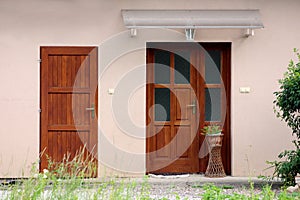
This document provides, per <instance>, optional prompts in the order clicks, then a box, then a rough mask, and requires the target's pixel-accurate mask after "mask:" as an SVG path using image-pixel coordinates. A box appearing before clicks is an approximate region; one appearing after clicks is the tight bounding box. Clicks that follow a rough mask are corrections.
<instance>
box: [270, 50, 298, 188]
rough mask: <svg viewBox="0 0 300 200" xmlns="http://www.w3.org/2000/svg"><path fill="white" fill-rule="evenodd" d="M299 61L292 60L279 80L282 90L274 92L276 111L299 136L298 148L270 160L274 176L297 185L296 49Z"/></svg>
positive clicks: (287, 183)
mask: <svg viewBox="0 0 300 200" xmlns="http://www.w3.org/2000/svg"><path fill="white" fill-rule="evenodd" d="M294 52H295V54H296V56H297V61H296V62H295V61H293V60H291V61H290V63H289V65H288V68H287V72H285V73H284V77H283V79H280V80H279V84H280V91H278V92H274V94H275V97H276V99H275V100H274V102H273V103H274V104H275V106H274V111H275V113H276V116H277V117H278V118H280V119H281V120H283V121H285V122H286V123H287V125H288V126H289V127H290V128H291V129H292V134H293V135H296V136H297V139H296V140H294V141H293V143H294V144H295V147H296V150H285V151H284V152H282V153H280V154H279V155H278V158H280V159H281V161H274V162H268V163H269V164H271V165H272V166H273V167H275V171H274V176H277V177H279V178H282V179H283V181H284V183H285V185H295V176H296V175H297V173H299V172H300V149H299V147H300V54H299V52H298V50H297V49H294Z"/></svg>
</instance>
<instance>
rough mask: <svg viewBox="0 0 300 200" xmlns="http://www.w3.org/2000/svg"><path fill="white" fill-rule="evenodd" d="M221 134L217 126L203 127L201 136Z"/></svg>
mask: <svg viewBox="0 0 300 200" xmlns="http://www.w3.org/2000/svg"><path fill="white" fill-rule="evenodd" d="M221 132H222V129H221V127H220V126H219V125H208V126H204V127H203V129H202V134H203V135H209V134H218V133H221Z"/></svg>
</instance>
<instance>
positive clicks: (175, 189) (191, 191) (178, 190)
mask: <svg viewBox="0 0 300 200" xmlns="http://www.w3.org/2000/svg"><path fill="white" fill-rule="evenodd" d="M220 187H222V186H220ZM223 187H224V189H222V193H224V194H234V193H238V194H245V195H250V194H251V190H249V187H248V186H242V185H237V186H232V185H223ZM261 189H262V188H261V187H255V188H254V189H253V190H252V192H253V193H254V194H259V193H261V191H262V190H261ZM273 191H274V192H275V193H279V192H280V189H279V188H273ZM149 192H150V197H151V198H154V199H161V198H162V197H166V198H168V199H176V197H180V199H201V195H202V194H203V193H204V189H203V184H192V185H191V184H190V183H175V184H174V183H173V184H172V183H171V184H170V185H167V184H150V189H149Z"/></svg>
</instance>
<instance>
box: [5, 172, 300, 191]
mask: <svg viewBox="0 0 300 200" xmlns="http://www.w3.org/2000/svg"><path fill="white" fill-rule="evenodd" d="M110 180H114V181H115V182H117V183H118V182H119V183H121V182H122V183H128V182H132V181H134V182H136V183H143V182H144V181H145V178H142V177H138V178H136V177H135V178H128V177H121V178H120V177H106V178H92V179H86V181H87V182H88V184H97V183H99V184H101V183H103V182H105V181H110ZM146 180H147V182H148V183H149V184H154V185H168V184H185V185H188V186H202V185H205V184H214V185H218V186H222V185H230V186H236V187H243V186H245V187H249V186H250V182H252V183H253V184H254V187H256V188H260V187H262V186H263V185H266V184H268V185H272V188H280V187H281V186H282V185H283V184H282V182H281V181H280V180H278V179H277V180H276V179H274V180H272V181H266V180H262V179H259V178H257V177H233V176H226V177H223V178H209V177H205V176H204V175H199V174H183V175H167V176H162V175H151V174H150V175H149V176H148V178H147V179H146ZM297 180H299V181H300V177H298V179H297ZM62 181H63V180H62ZM21 182H22V179H0V186H1V185H11V184H17V183H21Z"/></svg>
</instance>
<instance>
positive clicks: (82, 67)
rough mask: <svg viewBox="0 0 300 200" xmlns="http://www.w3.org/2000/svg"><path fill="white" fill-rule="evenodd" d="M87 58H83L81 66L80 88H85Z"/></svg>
mask: <svg viewBox="0 0 300 200" xmlns="http://www.w3.org/2000/svg"><path fill="white" fill-rule="evenodd" d="M87 59H88V58H87V56H81V65H80V77H81V79H80V88H85V80H86V76H85V68H86V63H87Z"/></svg>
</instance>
